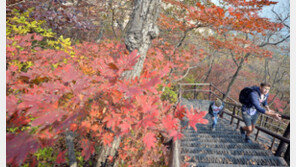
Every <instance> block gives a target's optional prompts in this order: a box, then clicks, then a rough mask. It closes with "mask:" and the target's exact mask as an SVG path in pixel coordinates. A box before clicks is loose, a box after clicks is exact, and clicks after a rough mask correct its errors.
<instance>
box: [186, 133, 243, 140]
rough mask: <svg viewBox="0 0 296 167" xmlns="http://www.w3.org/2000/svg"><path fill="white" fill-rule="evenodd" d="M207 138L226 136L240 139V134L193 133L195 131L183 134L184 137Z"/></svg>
mask: <svg viewBox="0 0 296 167" xmlns="http://www.w3.org/2000/svg"><path fill="white" fill-rule="evenodd" d="M193 137H196V138H207V139H213V138H227V139H235V138H237V139H241V138H242V136H241V135H240V134H239V135H238V134H234V135H233V134H231V135H229V134H223V133H222V134H206V133H202V134H199V133H197V134H195V133H191V134H184V138H193Z"/></svg>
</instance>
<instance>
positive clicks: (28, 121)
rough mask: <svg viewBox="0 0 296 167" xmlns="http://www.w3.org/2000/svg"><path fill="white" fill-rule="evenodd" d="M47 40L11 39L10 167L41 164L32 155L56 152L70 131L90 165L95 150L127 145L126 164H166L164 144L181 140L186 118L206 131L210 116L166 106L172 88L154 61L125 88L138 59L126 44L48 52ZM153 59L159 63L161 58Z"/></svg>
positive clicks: (32, 36) (8, 77)
mask: <svg viewBox="0 0 296 167" xmlns="http://www.w3.org/2000/svg"><path fill="white" fill-rule="evenodd" d="M46 40H48V38H46V37H44V36H42V35H40V34H38V33H26V34H16V32H13V33H12V35H10V37H9V38H8V39H7V63H8V66H7V71H6V81H7V82H6V84H7V101H6V103H7V116H6V121H7V128H8V129H9V130H8V132H7V136H6V139H7V163H8V164H12V165H20V164H22V163H24V162H30V163H32V162H33V161H36V157H34V152H36V151H37V150H38V149H40V148H44V147H51V146H54V145H56V143H57V142H58V141H60V140H63V137H64V133H66V132H67V131H73V132H75V133H76V134H77V135H78V137H77V138H78V139H79V142H78V144H79V145H80V148H81V149H82V151H81V155H82V156H83V157H84V160H85V161H86V160H88V159H89V158H90V157H91V156H92V155H93V154H95V148H96V147H98V146H100V145H109V146H110V145H111V143H112V141H113V139H114V138H115V137H121V138H122V142H121V143H120V148H119V150H118V158H119V160H120V162H124V163H125V164H127V165H132V166H138V165H139V164H141V166H146V165H148V166H149V165H152V164H156V163H158V162H162V163H163V162H166V163H167V161H168V159H167V158H168V153H169V152H168V148H167V146H165V145H164V144H163V142H164V139H166V140H168V139H170V138H172V139H173V140H176V139H180V138H181V137H182V134H181V133H180V128H182V127H181V126H180V120H181V119H183V117H184V116H187V117H188V119H189V120H190V121H189V126H192V127H195V125H196V123H206V121H205V120H204V119H203V118H202V117H203V116H204V115H205V114H206V113H205V112H197V111H195V110H190V111H186V110H185V108H184V107H181V106H180V105H178V106H174V104H170V103H169V102H168V101H162V100H161V94H162V91H161V89H159V88H160V87H164V86H168V85H166V83H165V82H163V78H165V77H166V76H167V75H168V73H169V68H168V67H164V68H156V67H155V66H157V64H156V65H155V64H153V63H154V62H153V61H152V60H151V61H149V63H147V65H146V66H145V68H144V71H143V72H142V74H141V76H140V77H137V78H135V79H133V80H127V79H125V78H123V77H122V73H123V72H124V71H126V70H130V69H131V68H132V66H133V65H134V64H135V63H136V61H137V58H138V56H137V54H136V53H137V52H136V51H134V52H132V53H129V52H128V51H127V50H126V48H125V45H123V44H120V43H118V42H116V41H106V42H102V43H100V44H94V43H88V42H83V43H81V44H77V45H74V46H68V45H65V43H63V42H61V41H60V43H56V44H55V45H54V46H55V47H54V48H53V47H51V46H50V45H49V44H48V43H45V44H44V42H45V41H46ZM62 41H64V42H65V41H67V39H63V38H62ZM41 44H42V45H41ZM57 46H60V47H57ZM152 52H153V53H151V54H154V55H157V56H156V57H158V59H161V57H162V56H163V55H162V53H161V52H158V51H157V50H155V51H152ZM163 69H167V70H163ZM12 129H13V130H12ZM59 149H60V150H57V151H58V155H57V159H56V163H66V158H63V157H65V155H66V152H67V148H59ZM112 158H113V157H109V159H110V160H112ZM121 160H123V161H121Z"/></svg>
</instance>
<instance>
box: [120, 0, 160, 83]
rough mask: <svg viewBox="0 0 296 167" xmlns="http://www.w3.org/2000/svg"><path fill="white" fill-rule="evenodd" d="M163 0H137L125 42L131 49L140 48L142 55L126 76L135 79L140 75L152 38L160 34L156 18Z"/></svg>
mask: <svg viewBox="0 0 296 167" xmlns="http://www.w3.org/2000/svg"><path fill="white" fill-rule="evenodd" d="M160 2H161V0H135V1H134V7H133V13H132V15H131V17H130V20H129V23H128V25H127V33H126V37H125V44H126V47H127V49H128V50H129V51H133V50H135V49H137V50H138V55H140V57H139V59H138V62H137V63H136V64H135V65H134V67H133V70H131V71H127V72H125V73H124V77H125V78H129V79H133V78H135V77H136V76H138V77H139V76H140V74H141V71H142V69H143V64H144V61H145V58H146V53H147V51H148V49H149V47H150V44H151V41H152V39H154V38H156V37H157V36H158V34H159V29H158V27H157V25H156V20H157V17H158V14H159V6H160Z"/></svg>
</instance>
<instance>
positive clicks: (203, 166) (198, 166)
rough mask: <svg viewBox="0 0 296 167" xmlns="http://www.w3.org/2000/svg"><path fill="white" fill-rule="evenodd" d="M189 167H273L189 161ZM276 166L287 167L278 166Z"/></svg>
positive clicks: (267, 166)
mask: <svg viewBox="0 0 296 167" xmlns="http://www.w3.org/2000/svg"><path fill="white" fill-rule="evenodd" d="M188 167H271V165H242V164H219V163H188ZM276 167H286V166H284V165H283V166H278V165H276Z"/></svg>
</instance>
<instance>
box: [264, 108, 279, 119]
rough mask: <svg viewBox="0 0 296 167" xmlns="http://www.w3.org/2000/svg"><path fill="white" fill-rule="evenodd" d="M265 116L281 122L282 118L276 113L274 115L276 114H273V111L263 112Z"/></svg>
mask: <svg viewBox="0 0 296 167" xmlns="http://www.w3.org/2000/svg"><path fill="white" fill-rule="evenodd" d="M265 114H267V115H269V116H272V117H273V118H275V119H277V120H281V119H282V118H281V115H280V114H278V113H276V112H274V111H273V110H267V111H266V112H265Z"/></svg>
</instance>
